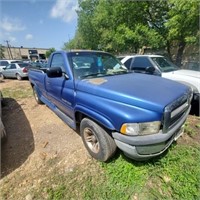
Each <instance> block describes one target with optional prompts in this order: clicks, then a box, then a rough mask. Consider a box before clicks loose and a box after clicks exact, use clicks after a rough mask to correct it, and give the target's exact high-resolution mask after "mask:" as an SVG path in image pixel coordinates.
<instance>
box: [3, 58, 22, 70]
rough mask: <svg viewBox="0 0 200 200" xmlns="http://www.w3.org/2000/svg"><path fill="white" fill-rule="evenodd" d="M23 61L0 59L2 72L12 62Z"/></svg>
mask: <svg viewBox="0 0 200 200" xmlns="http://www.w3.org/2000/svg"><path fill="white" fill-rule="evenodd" d="M17 62H22V61H21V60H0V72H1V71H2V70H3V69H4V68H5V67H7V66H8V65H9V64H11V63H17Z"/></svg>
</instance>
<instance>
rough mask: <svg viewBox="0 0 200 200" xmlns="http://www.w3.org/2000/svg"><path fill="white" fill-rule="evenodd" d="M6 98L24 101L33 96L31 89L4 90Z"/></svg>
mask: <svg viewBox="0 0 200 200" xmlns="http://www.w3.org/2000/svg"><path fill="white" fill-rule="evenodd" d="M2 94H3V97H4V98H13V99H23V98H28V97H32V96H33V92H32V89H31V87H27V86H26V87H23V86H22V87H20V88H19V87H18V88H15V89H14V88H4V89H2Z"/></svg>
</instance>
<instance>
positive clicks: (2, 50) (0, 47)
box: [0, 44, 5, 59]
mask: <svg viewBox="0 0 200 200" xmlns="http://www.w3.org/2000/svg"><path fill="white" fill-rule="evenodd" d="M3 58H5V56H4V48H3V46H2V44H0V59H3Z"/></svg>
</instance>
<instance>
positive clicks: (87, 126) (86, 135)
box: [80, 118, 116, 161]
mask: <svg viewBox="0 0 200 200" xmlns="http://www.w3.org/2000/svg"><path fill="white" fill-rule="evenodd" d="M80 132H81V137H82V140H83V143H84V145H85V147H86V149H87V150H88V152H89V154H90V155H91V156H92V157H93V158H95V159H97V160H99V161H107V160H109V158H111V157H112V155H113V154H114V153H115V151H116V144H115V142H114V140H113V138H112V137H111V136H110V135H109V134H108V133H107V132H106V130H105V129H103V128H102V127H101V126H99V125H98V124H97V123H95V122H93V121H92V120H90V119H88V118H84V119H83V120H82V121H81V125H80Z"/></svg>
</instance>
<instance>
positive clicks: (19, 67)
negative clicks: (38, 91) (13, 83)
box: [0, 63, 30, 80]
mask: <svg viewBox="0 0 200 200" xmlns="http://www.w3.org/2000/svg"><path fill="white" fill-rule="evenodd" d="M29 68H30V65H29V64H28V63H11V64H9V65H8V66H7V67H5V68H4V69H3V70H2V71H1V72H0V77H1V78H2V79H4V78H17V79H18V80H22V79H23V78H28V69H29Z"/></svg>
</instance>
